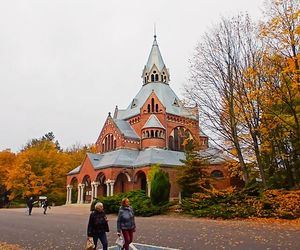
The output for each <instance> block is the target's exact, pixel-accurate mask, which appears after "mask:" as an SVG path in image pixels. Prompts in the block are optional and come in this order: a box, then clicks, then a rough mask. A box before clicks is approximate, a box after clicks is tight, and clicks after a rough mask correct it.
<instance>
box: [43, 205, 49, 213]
mask: <svg viewBox="0 0 300 250" xmlns="http://www.w3.org/2000/svg"><path fill="white" fill-rule="evenodd" d="M47 208H48V207H46V206H44V214H46V212H47Z"/></svg>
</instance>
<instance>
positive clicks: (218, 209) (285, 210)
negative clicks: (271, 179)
mask: <svg viewBox="0 0 300 250" xmlns="http://www.w3.org/2000/svg"><path fill="white" fill-rule="evenodd" d="M253 190H256V188H250V189H249V188H248V189H246V190H242V191H234V190H232V189H231V190H224V191H217V190H211V191H210V192H206V193H197V194H194V195H193V196H192V198H186V199H183V201H182V208H183V210H184V212H185V213H189V214H192V215H194V216H197V217H210V218H223V219H231V218H248V217H263V218H271V217H272V218H283V219H296V218H300V191H284V190H266V191H260V193H259V194H258V193H256V192H253ZM253 194H255V195H253ZM257 194H258V195H257Z"/></svg>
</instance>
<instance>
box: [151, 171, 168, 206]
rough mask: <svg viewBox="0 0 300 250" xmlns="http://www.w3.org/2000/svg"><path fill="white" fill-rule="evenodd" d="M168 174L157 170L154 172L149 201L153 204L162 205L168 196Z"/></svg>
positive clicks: (165, 202) (166, 201)
mask: <svg viewBox="0 0 300 250" xmlns="http://www.w3.org/2000/svg"><path fill="white" fill-rule="evenodd" d="M170 187H171V184H170V182H169V174H168V173H166V172H164V171H162V170H159V171H157V172H156V173H155V174H154V177H153V180H152V182H151V194H150V197H151V202H152V204H153V205H164V204H167V203H168V202H169V198H170Z"/></svg>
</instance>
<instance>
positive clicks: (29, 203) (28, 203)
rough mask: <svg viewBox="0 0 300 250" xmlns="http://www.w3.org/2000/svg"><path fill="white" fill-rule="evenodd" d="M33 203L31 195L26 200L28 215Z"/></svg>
mask: <svg viewBox="0 0 300 250" xmlns="http://www.w3.org/2000/svg"><path fill="white" fill-rule="evenodd" d="M33 204H34V200H33V197H30V198H29V200H28V201H27V207H28V215H31V212H32V208H33Z"/></svg>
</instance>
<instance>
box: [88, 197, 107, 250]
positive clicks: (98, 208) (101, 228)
mask: <svg viewBox="0 0 300 250" xmlns="http://www.w3.org/2000/svg"><path fill="white" fill-rule="evenodd" d="M106 232H109V226H108V220H107V217H106V215H105V212H104V207H103V204H102V203H101V202H98V203H96V205H95V210H94V211H93V212H92V213H91V214H90V218H89V223H88V228H87V235H88V237H92V238H93V241H94V249H96V248H97V242H98V239H99V240H100V241H101V244H102V248H103V250H107V248H108V243H107V237H106Z"/></svg>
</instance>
